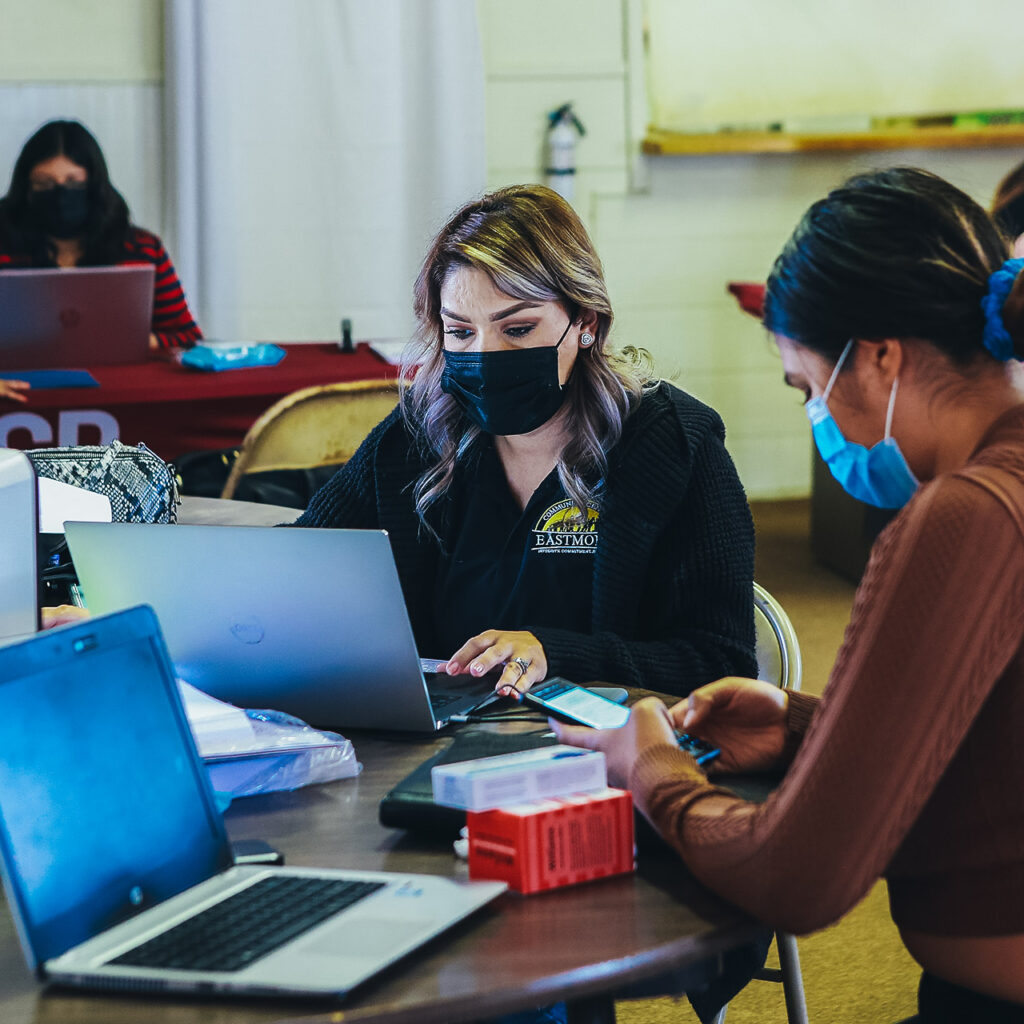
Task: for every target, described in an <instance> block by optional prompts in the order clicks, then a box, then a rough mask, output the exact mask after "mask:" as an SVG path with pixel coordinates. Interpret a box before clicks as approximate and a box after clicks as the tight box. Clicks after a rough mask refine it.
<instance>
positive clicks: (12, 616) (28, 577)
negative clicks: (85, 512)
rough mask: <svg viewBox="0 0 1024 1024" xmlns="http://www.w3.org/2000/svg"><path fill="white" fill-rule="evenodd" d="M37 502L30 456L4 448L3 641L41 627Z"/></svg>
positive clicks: (0, 510)
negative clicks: (37, 551) (37, 552)
mask: <svg viewBox="0 0 1024 1024" xmlns="http://www.w3.org/2000/svg"><path fill="white" fill-rule="evenodd" d="M36 503H37V495H36V474H35V470H34V469H33V468H32V463H31V461H30V460H29V458H28V456H27V455H26V454H25V453H24V452H19V451H16V450H15V449H13V448H0V643H4V642H5V641H7V640H9V639H12V638H14V637H23V636H27V635H29V634H32V633H34V632H35V631H36V630H37V629H38V628H39V596H38V586H39V565H38V563H37V557H38V556H37V554H36V546H37V541H38V537H39V519H38V513H37V511H36V508H37V505H36Z"/></svg>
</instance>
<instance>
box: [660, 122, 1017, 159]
mask: <svg viewBox="0 0 1024 1024" xmlns="http://www.w3.org/2000/svg"><path fill="white" fill-rule="evenodd" d="M1012 147H1020V148H1024V125H1017V124H1014V125H995V126H992V127H988V128H954V127H952V126H943V127H938V128H907V129H884V130H883V129H880V130H878V131H872V132H837V133H814V134H798V133H791V132H705V133H696V134H687V133H684V132H664V131H658V130H656V129H651V130H650V131H648V133H647V135H646V137H645V138H644V140H643V146H642V148H643V152H644V153H646V154H648V155H649V156H712V155H716V154H722V153H835V152H843V151H849V150H873V149H986V148H996V149H1001V148H1012Z"/></svg>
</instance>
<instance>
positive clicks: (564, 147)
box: [544, 103, 587, 203]
mask: <svg viewBox="0 0 1024 1024" xmlns="http://www.w3.org/2000/svg"><path fill="white" fill-rule="evenodd" d="M586 134H587V131H586V129H585V128H584V127H583V125H582V123H581V122H580V119H579V118H578V117H577V116H576V114H575V112H574V111H573V109H572V104H571V103H563V104H562V106H560V107H559V108H558V109H557V110H552V111H551V113H550V114H548V165H547V167H546V168H545V169H544V173H545V174H546V175H547V181H548V186H549V187H550V188H553V189H554V190H555V191H556V192H557V193H558V194H559V195H560V196H561V197H562V198H563V199H565V200H566V201H567V202H570V203H571V202H572V200H573V193H574V192H575V184H576V139H577V137H578V136H583V135H586Z"/></svg>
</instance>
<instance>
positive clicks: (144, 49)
mask: <svg viewBox="0 0 1024 1024" xmlns="http://www.w3.org/2000/svg"><path fill="white" fill-rule="evenodd" d="M161 19H162V3H161V0H31V2H26V0H0V26H2V28H0V194H2V193H4V192H6V191H7V185H8V182H9V181H10V173H11V170H12V168H13V167H14V161H15V159H16V158H17V156H18V153H19V152H20V151H21V147H22V145H23V144H24V142H25V140H26V139H27V138H28V137H29V136H30V135H31V134H32V133H33V132H34V131H35V130H36V129H37V128H39V127H40V126H41V125H42V124H44V123H45V122H46V121H51V120H53V119H55V118H70V119H73V120H79V121H81V122H82V123H83V124H84V125H85V126H86V127H87V128H89V130H90V131H91V132H92V133H93V134H94V135H95V136H96V138H97V139H98V140H99V142H100V146H101V147H102V149H103V154H104V156H105V157H106V160H107V164H108V166H109V169H110V177H111V180H112V181H113V182H114V185H115V187H116V188H117V189H118V190H119V191H120V192H121V194H122V195H123V196H124V197H125V199H126V200H127V202H128V207H129V209H130V210H131V213H132V218H133V219H134V220H135V221H136V222H137V223H139V224H142V225H144V226H145V227H148V228H151V229H152V230H154V231H157V232H158V233H159V232H161V230H162V228H163V224H162V220H163V217H162V197H163V139H162V130H161V126H162V111H161V102H162V92H163V89H162V84H161V80H162V77H163V57H162V33H161Z"/></svg>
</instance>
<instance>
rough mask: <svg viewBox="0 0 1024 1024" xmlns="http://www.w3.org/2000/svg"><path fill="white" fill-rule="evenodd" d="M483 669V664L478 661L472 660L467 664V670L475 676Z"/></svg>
mask: <svg viewBox="0 0 1024 1024" xmlns="http://www.w3.org/2000/svg"><path fill="white" fill-rule="evenodd" d="M483 670H484V667H483V665H481V664H480V662H479V661H474V662H473V664H472V665H470V666H469V671H470V672H472V673H473V675H476V676H478V675H480V674H481V673H482V672H483Z"/></svg>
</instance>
